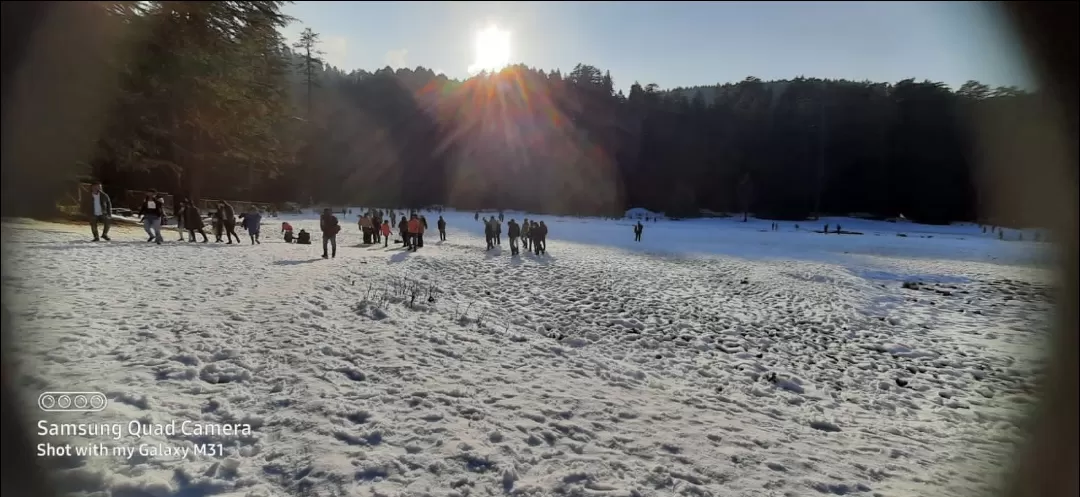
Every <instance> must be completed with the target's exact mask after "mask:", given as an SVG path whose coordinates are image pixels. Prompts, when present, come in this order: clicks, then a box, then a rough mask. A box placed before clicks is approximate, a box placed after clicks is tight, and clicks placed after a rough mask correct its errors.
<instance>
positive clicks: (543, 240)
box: [537, 221, 548, 255]
mask: <svg viewBox="0 0 1080 497" xmlns="http://www.w3.org/2000/svg"><path fill="white" fill-rule="evenodd" d="M538 235H539V236H538V237H537V238H538V239H539V241H540V252H539V253H540V254H545V255H547V235H548V227H547V225H546V224H544V222H543V221H540V233H539V234H538Z"/></svg>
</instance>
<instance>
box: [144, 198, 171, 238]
mask: <svg viewBox="0 0 1080 497" xmlns="http://www.w3.org/2000/svg"><path fill="white" fill-rule="evenodd" d="M139 217H140V219H141V220H142V223H143V229H144V230H146V234H147V235H149V238H147V240H146V241H147V242H157V244H158V245H161V242H162V239H161V223H163V222H165V205H163V201H162V200H161V197H160V196H158V194H157V190H150V191H149V192H148V193H147V194H146V198H145V199H143V203H142V206H141V207H139Z"/></svg>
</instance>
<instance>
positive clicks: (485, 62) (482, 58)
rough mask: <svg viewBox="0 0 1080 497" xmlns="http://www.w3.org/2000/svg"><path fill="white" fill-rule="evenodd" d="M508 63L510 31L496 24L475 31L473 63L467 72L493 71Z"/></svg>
mask: <svg viewBox="0 0 1080 497" xmlns="http://www.w3.org/2000/svg"><path fill="white" fill-rule="evenodd" d="M509 63H510V32H509V31H504V30H502V29H499V27H498V26H495V25H492V26H488V27H486V28H484V29H482V30H480V32H478V33H476V42H475V45H474V46H473V63H472V64H470V65H469V74H476V73H478V72H480V71H488V72H494V71H498V70H499V69H502V68H503V67H506V65H507V64H509Z"/></svg>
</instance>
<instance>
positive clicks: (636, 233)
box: [634, 221, 645, 242]
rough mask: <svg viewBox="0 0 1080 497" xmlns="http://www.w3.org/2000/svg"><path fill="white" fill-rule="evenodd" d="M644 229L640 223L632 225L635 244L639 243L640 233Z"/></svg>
mask: <svg viewBox="0 0 1080 497" xmlns="http://www.w3.org/2000/svg"><path fill="white" fill-rule="evenodd" d="M644 229H645V226H643V225H642V224H641V221H638V222H637V224H635V225H634V241H635V242H640V241H641V232H642V231H643V230H644Z"/></svg>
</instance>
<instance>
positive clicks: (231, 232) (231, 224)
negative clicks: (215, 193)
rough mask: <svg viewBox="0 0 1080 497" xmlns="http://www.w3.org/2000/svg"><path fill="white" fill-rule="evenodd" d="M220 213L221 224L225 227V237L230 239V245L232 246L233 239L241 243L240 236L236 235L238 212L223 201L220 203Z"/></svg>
mask: <svg viewBox="0 0 1080 497" xmlns="http://www.w3.org/2000/svg"><path fill="white" fill-rule="evenodd" d="M218 212H220V213H221V223H222V225H223V226H224V227H225V237H226V238H228V239H229V245H232V241H233V238H236V243H240V235H237V234H236V210H235V209H233V206H232V205H230V204H229V203H228V202H226V201H224V200H222V201H219V202H218Z"/></svg>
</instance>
